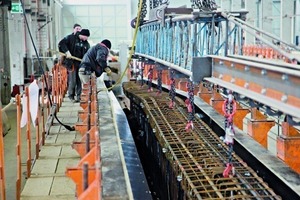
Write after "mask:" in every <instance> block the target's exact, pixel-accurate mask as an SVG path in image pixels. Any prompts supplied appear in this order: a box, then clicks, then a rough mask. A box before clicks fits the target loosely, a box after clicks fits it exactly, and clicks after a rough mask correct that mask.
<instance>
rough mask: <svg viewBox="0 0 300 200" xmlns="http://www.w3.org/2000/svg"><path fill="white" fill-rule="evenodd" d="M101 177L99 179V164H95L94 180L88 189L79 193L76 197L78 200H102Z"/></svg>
mask: <svg viewBox="0 0 300 200" xmlns="http://www.w3.org/2000/svg"><path fill="white" fill-rule="evenodd" d="M101 188H102V177H101V168H100V162H97V164H96V178H95V180H94V181H93V182H92V183H91V184H90V185H89V186H88V188H87V189H86V190H85V191H83V192H82V193H81V195H80V196H79V197H78V200H90V199H93V200H101V199H102V189H101Z"/></svg>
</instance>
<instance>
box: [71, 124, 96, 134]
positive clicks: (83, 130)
mask: <svg viewBox="0 0 300 200" xmlns="http://www.w3.org/2000/svg"><path fill="white" fill-rule="evenodd" d="M96 126H97V125H91V129H92V128H93V127H96ZM75 130H76V131H78V132H79V133H80V135H81V136H83V135H84V134H85V133H86V132H88V131H89V130H88V125H87V124H84V123H79V122H77V123H76V124H75Z"/></svg>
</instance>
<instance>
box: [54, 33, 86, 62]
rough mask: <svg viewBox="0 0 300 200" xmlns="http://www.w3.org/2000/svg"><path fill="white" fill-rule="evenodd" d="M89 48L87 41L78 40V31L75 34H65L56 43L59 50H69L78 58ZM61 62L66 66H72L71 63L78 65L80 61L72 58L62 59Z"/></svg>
mask: <svg viewBox="0 0 300 200" xmlns="http://www.w3.org/2000/svg"><path fill="white" fill-rule="evenodd" d="M89 48H90V44H89V43H88V41H83V40H80V38H79V32H77V33H76V34H73V33H72V34H70V35H67V36H66V37H64V38H63V39H62V40H61V41H60V42H59V43H58V49H59V51H60V52H62V53H66V52H67V51H70V53H71V54H72V56H74V57H77V58H80V59H81V58H82V57H83V55H84V54H85V53H86V52H87V50H88V49H89ZM63 64H64V65H66V67H67V68H69V67H72V64H74V65H75V66H76V67H78V66H79V64H80V61H76V60H74V59H64V62H63Z"/></svg>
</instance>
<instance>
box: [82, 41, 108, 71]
mask: <svg viewBox="0 0 300 200" xmlns="http://www.w3.org/2000/svg"><path fill="white" fill-rule="evenodd" d="M108 54H109V50H108V48H107V47H106V46H104V45H103V44H101V43H98V44H96V45H95V46H93V47H91V48H90V49H89V50H88V51H87V52H86V54H85V55H84V56H83V58H82V61H81V64H80V68H85V71H86V72H95V74H96V76H97V77H99V76H101V74H102V73H103V71H104V69H105V68H106V67H107V62H106V61H107V57H108Z"/></svg>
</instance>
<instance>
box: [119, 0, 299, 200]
mask: <svg viewBox="0 0 300 200" xmlns="http://www.w3.org/2000/svg"><path fill="white" fill-rule="evenodd" d="M191 3H192V5H191V8H187V7H180V8H169V7H168V2H164V1H153V0H152V1H150V2H149V4H150V13H149V20H144V18H145V15H146V10H147V9H146V8H147V2H146V1H145V0H144V1H143V2H142V4H143V6H142V8H143V9H142V12H141V13H140V18H141V22H140V23H139V25H138V27H139V32H138V38H137V42H136V47H135V56H136V57H137V60H136V68H137V70H138V71H139V74H138V75H139V79H140V80H139V81H138V83H140V84H141V85H142V87H147V90H140V91H136V92H133V91H132V87H133V86H128V85H124V90H125V93H126V94H127V95H128V96H129V97H130V99H131V101H133V102H135V101H137V100H136V99H140V101H141V102H140V103H137V104H135V103H136V102H135V103H133V104H132V106H133V107H139V109H142V110H143V111H142V113H143V112H146V115H145V117H146V118H147V120H150V119H149V116H150V115H152V114H150V113H151V112H152V110H153V108H152V106H154V105H157V106H154V107H155V108H157V109H162V108H161V107H159V106H158V105H161V106H163V105H164V103H157V102H156V101H158V100H157V99H156V100H153V99H152V100H151V101H150V102H152V103H149V102H148V101H149V98H150V99H151V98H152V97H151V96H153V89H152V87H154V86H155V87H156V90H154V91H155V92H156V95H162V94H163V90H164V91H167V92H168V93H169V97H168V98H167V97H165V96H164V95H162V96H163V97H164V98H166V99H168V101H169V102H168V108H169V109H175V108H176V109H178V108H177V107H178V106H179V107H187V111H186V113H185V115H184V116H185V119H186V124H185V128H184V129H183V128H181V129H180V131H181V132H182V131H183V130H184V131H186V132H187V133H190V132H192V133H193V132H197V123H198V122H197V121H198V118H202V117H203V116H202V114H203V113H205V114H207V116H208V117H211V120H213V118H214V117H215V116H214V117H213V116H210V114H211V115H214V114H213V112H211V111H203V110H205V109H206V105H210V106H211V108H212V109H213V110H214V111H215V112H216V113H218V115H219V116H221V118H223V121H224V123H223V124H220V121H219V122H216V124H219V127H221V129H222V131H221V135H223V136H222V141H223V142H224V143H225V144H226V146H227V154H228V156H229V160H227V161H224V160H222V161H221V163H222V162H223V168H224V171H223V176H224V178H228V177H232V178H234V177H236V176H235V174H234V172H233V170H234V165H235V164H233V163H232V161H231V158H232V156H231V155H232V153H233V149H234V146H235V144H236V143H237V144H238V145H241V146H243V147H244V148H245V147H249V146H247V144H245V145H244V144H243V143H245V142H246V141H245V138H247V137H245V135H247V136H250V137H249V138H250V140H252V141H254V142H255V143H256V144H257V145H259V147H257V146H252V147H251V149H247V150H248V151H250V152H253V151H255V150H253V149H256V148H258V149H260V148H262V149H265V150H270V149H271V148H272V149H275V151H274V150H273V151H274V152H275V153H274V152H273V153H274V154H275V156H274V158H275V157H276V159H277V160H276V159H274V160H276V161H274V164H275V163H281V162H283V163H284V165H286V166H287V168H288V169H286V168H284V170H282V171H281V172H280V169H277V170H279V172H278V171H276V170H274V169H269V171H272V172H271V173H267V174H268V175H272V176H274V178H275V179H276V180H279V179H281V180H280V181H281V182H282V183H284V184H286V186H284V188H285V189H288V191H291V193H290V194H291V196H289V197H288V198H290V197H295V196H297V197H299V196H300V193H299V192H300V190H299V188H298V186H297V185H298V182H299V181H300V179H299V173H300V167H299V166H300V163H299V160H300V152H299V150H298V149H297V148H298V146H299V144H300V137H299V136H300V135H299V128H298V126H299V122H298V121H297V120H298V118H300V114H299V113H300V112H299V111H300V110H299V109H300V89H299V87H298V86H299V83H300V73H299V69H300V66H299V65H297V64H295V63H293V61H298V62H299V61H300V58H299V57H297V55H296V54H293V52H297V51H299V50H300V49H299V47H297V46H295V45H293V44H289V43H287V42H285V41H281V40H280V39H279V38H278V37H276V36H274V35H272V34H270V33H266V32H264V31H263V30H260V29H258V28H256V27H253V26H251V25H249V24H248V23H246V22H245V19H246V17H247V11H245V10H241V11H235V12H224V11H222V10H219V9H217V6H216V4H215V2H214V1H213V0H191ZM136 23H137V19H134V20H133V21H132V26H133V27H134V26H135V24H136ZM245 32H247V33H248V34H251V35H253V36H255V38H256V39H257V41H259V42H260V44H256V45H248V44H245V41H244V36H245ZM272 41H276V44H275V43H274V42H272ZM277 43H280V46H278V45H277ZM261 57H263V58H265V59H262V58H261ZM145 85H147V86H145ZM135 89H136V88H135ZM143 92H144V93H145V94H144V93H143ZM140 93H143V94H140ZM147 94H148V96H149V97H147ZM139 95H140V96H139ZM177 96H180V97H182V98H185V99H186V100H185V106H184V104H180V103H178V102H177ZM196 98H199V100H200V101H201V103H200V104H201V105H203V108H202V107H201V106H200V107H198V106H197V103H196V101H198V100H196ZM146 99H148V100H146ZM166 99H164V101H165V100H166ZM142 102H144V103H142ZM146 102H147V103H146ZM176 102H177V103H176ZM203 102H204V103H203ZM165 103H166V102H165ZM145 104H147V105H148V106H149V105H151V106H150V107H147V106H145ZM145 107H147V108H145ZM196 107H198V108H196ZM145 109H146V110H145ZM165 109H166V107H163V110H165ZM198 109H199V110H198ZM179 110H180V109H179ZM153 112H154V111H153ZM170 112H171V111H170ZM197 112H199V113H202V114H199V113H197ZM166 115H168V114H166ZM155 116H156V117H161V116H164V114H158V113H156V114H155ZM155 116H154V117H153V119H151V120H150V122H149V123H150V126H151V128H152V129H153V130H152V131H151V134H153V135H156V138H157V140H158V143H159V144H160V145H161V150H162V151H163V150H165V151H171V152H172V151H182V149H181V148H183V149H186V147H185V145H186V144H187V143H186V141H181V140H180V139H178V138H177V139H178V140H177V143H176V145H179V144H180V145H179V146H181V148H179V146H177V147H174V148H175V150H174V149H172V148H171V146H172V145H167V148H169V149H168V150H166V149H165V148H166V144H167V143H168V142H170V141H168V140H167V139H165V138H164V140H165V141H164V142H162V141H161V140H160V139H159V138H160V137H167V136H166V135H165V134H167V133H165V132H164V131H163V130H161V128H159V125H157V124H156V125H155V123H158V124H159V123H162V122H153V121H152V120H154V121H155V120H156V117H155ZM199 116H200V117H199ZM201 116H202V117H201ZM217 118H218V119H220V118H219V117H217ZM147 120H146V121H147ZM157 120H158V121H160V119H157ZM245 120H246V125H245V122H244V121H245ZM166 123H167V122H166ZM168 123H169V122H168ZM174 126H175V125H174ZM176 126H177V125H176ZM245 126H246V128H245ZM272 127H278V128H277V129H278V132H277V135H276V136H275V141H274V142H273V143H272V144H271V142H270V141H269V138H268V134H269V132H270V130H271V128H272ZM244 129H247V130H246V131H244V132H243V130H244ZM157 131H160V132H161V133H157ZM168 133H169V132H168ZM157 134H161V136H157ZM240 134H241V135H240ZM191 137H192V136H191ZM197 137H198V136H195V138H194V140H195V141H196V140H198V139H197ZM172 140H174V138H173V139H172ZM173 142H174V141H173ZM246 143H247V142H246ZM250 143H251V142H250ZM255 143H252V144H255ZM164 145H165V146H164ZM209 145H211V144H209ZM271 145H273V146H272V147H270V146H271ZM176 148H179V149H177V150H176ZM193 148H194V147H192V149H193ZM158 152H159V151H158ZM264 152H265V151H264ZM250 154H251V153H250ZM181 156H182V155H181ZM181 156H180V157H181ZM186 156H191V154H190V153H189V152H188V153H186ZM193 156H194V155H193ZM199 156H200V158H197V156H196V159H201V156H203V155H202V154H201V155H200V154H199ZM253 156H254V157H255V156H256V155H253ZM175 157H176V153H175V152H173V153H172V156H171V161H170V159H169V161H170V162H172V159H173V160H174V159H175V161H176V162H177V164H178V163H179V164H178V165H177V167H179V168H180V169H181V172H182V173H184V170H185V169H184V167H182V165H181V164H180V162H181V161H180V159H176V158H175ZM268 158H269V157H268ZM271 158H272V160H273V157H271ZM187 159H188V160H190V161H191V163H192V162H193V163H195V160H193V159H195V158H194V157H193V158H191V157H190V158H187ZM203 159H204V158H203ZM257 159H260V158H259V155H258V157H257ZM204 160H205V159H204ZM190 161H183V162H184V163H185V162H190ZM212 162H216V163H218V161H212ZM241 162H242V161H241ZM259 162H262V163H263V164H262V165H264V161H263V160H259ZM265 162H267V164H266V165H265V167H266V168H268V166H271V165H272V164H270V163H269V161H265ZM191 163H190V164H191ZM216 163H215V164H216ZM268 164H269V165H268ZM174 165H176V164H174ZM216 165H218V166H220V165H219V164H216ZM275 165H276V164H275ZM196 166H198V167H199V163H198V164H196ZM200 166H201V167H203V165H201V164H200ZM280 166H281V165H280ZM201 167H200V168H199V171H197V173H199V174H201V175H197V176H202V175H203V176H204V177H205V178H206V180H207V181H212V180H213V178H212V177H210V178H211V179H212V180H210V178H209V177H207V176H206V175H205V173H207V172H203V169H202V168H201ZM175 168H176V167H175ZM267 170H268V169H267ZM179 171H180V170H179ZM204 171H205V170H204ZM262 174H263V173H262ZM285 174H286V177H289V178H286V177H284V176H285ZM277 176H278V177H279V178H278V177H277ZM183 177H186V181H187V182H193V181H191V180H189V177H188V175H186V174H185V175H184V176H183ZM264 178H266V177H264ZM266 179H268V178H266ZM268 180H269V181H270V180H271V179H270V178H269V179H268ZM225 184H226V183H225ZM228 184H229V183H228ZM269 184H270V183H269ZM210 185H211V187H212V188H214V186H215V185H214V184H213V183H210ZM271 185H273V186H274V184H272V183H271ZM275 185H276V184H275ZM190 186H191V185H190ZM235 187H238V186H237V185H236V186H235ZM186 188H189V187H187V186H184V185H183V186H182V189H183V190H184V189H186ZM202 189H203V187H202ZM275 189H278V188H276V186H275ZM196 190H197V189H196ZM196 190H195V188H194V186H193V187H192V189H191V193H193V195H191V196H189V198H192V199H193V198H195V199H201V198H204V199H205V198H213V197H214V198H221V196H222V195H223V193H222V192H221V193H222V194H218V189H216V188H215V189H212V190H213V191H214V192H215V193H216V194H215V196H214V195H212V196H210V195H211V193H210V192H212V191H210V190H209V191H208V192H207V193H206V194H204V193H205V192H204V193H203V191H201V190H200V191H196ZM204 190H206V189H204ZM242 190H243V189H242ZM206 191H207V190H206ZM278 192H279V194H280V195H281V196H282V194H283V193H282V191H278ZM202 193H203V194H202ZM275 193H276V191H275ZM232 195H233V193H232ZM235 195H240V196H239V197H240V198H241V199H247V198H250V197H249V196H247V195H248V194H247V195H246V194H245V193H243V192H237V193H235ZM243 195H245V196H243ZM253 195H254V196H255V194H253ZM256 195H257V194H256ZM270 195H271V196H272V198H274V199H277V198H279V197H278V196H277V195H275V194H272V191H271V194H270ZM294 195H295V196H294ZM251 198H252V197H251ZM272 198H269V196H267V197H266V198H265V199H272ZM282 198H283V199H285V198H287V197H286V196H282Z"/></svg>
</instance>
